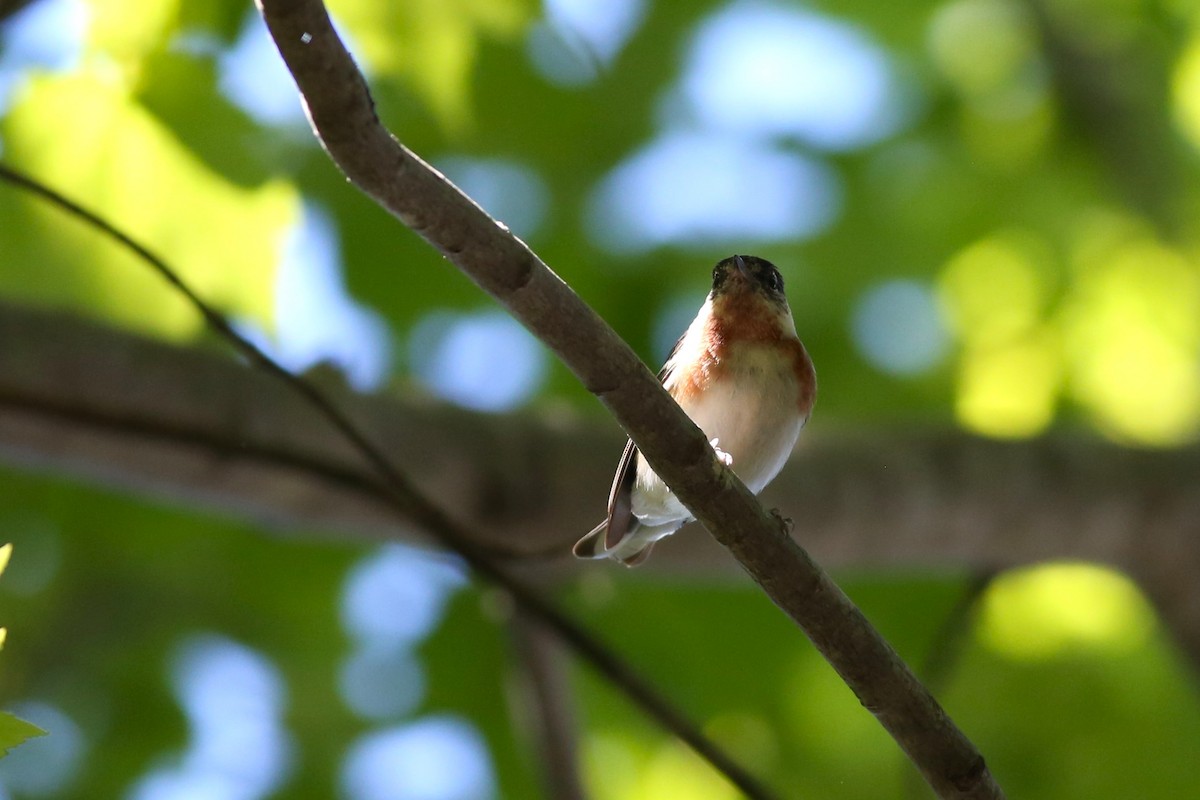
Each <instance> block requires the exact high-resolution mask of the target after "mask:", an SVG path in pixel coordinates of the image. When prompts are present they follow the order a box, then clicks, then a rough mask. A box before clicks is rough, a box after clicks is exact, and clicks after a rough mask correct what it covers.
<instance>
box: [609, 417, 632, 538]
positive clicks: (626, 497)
mask: <svg viewBox="0 0 1200 800" xmlns="http://www.w3.org/2000/svg"><path fill="white" fill-rule="evenodd" d="M637 457H638V449H637V445H636V444H634V443H633V440H632V439H630V440H629V441H628V442H626V443H625V452H623V453H621V463H620V464H618V465H617V474H616V476H615V477H614V478H613V484H612V491H611V492H609V494H608V532H607V533H606V534H605V536H604V545H605V547H606V548H611V547H613V546H614V545H616V544H617V542H619V541H621V540H622V539H624V538H625V536H626V534H628V533H629V532H630V530H632V529H633V527H634V525H636V524H637V520H636V519H635V518H634V516H633V484H634V481H635V480H637Z"/></svg>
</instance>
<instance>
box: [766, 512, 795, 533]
mask: <svg viewBox="0 0 1200 800" xmlns="http://www.w3.org/2000/svg"><path fill="white" fill-rule="evenodd" d="M771 516H772V517H774V518H775V520H776V521H777V522H778V523H779V525H780V527H782V528H783V530H784V531H785V532H786V533H787V534H788V535H789V536H791V535H792V531H794V530H796V523H795V522H793V521H792V518H791V517H785V516H784V515H783V514H782V513H780V511H779V509H778V508H772V509H771Z"/></svg>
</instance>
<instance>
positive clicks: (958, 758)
mask: <svg viewBox="0 0 1200 800" xmlns="http://www.w3.org/2000/svg"><path fill="white" fill-rule="evenodd" d="M258 2H259V7H260V9H261V10H262V13H263V18H264V19H265V21H266V24H267V28H268V30H269V31H270V34H271V37H272V39H274V41H275V45H276V47H278V48H279V52H280V55H281V56H282V57H283V60H284V62H285V63H286V65H287V67H288V69H289V70H290V71H291V73H292V77H293V78H294V79H295V80H296V84H297V86H298V88H299V89H300V94H301V96H302V98H303V100H304V105H305V109H306V112H307V114H308V116H309V119H310V120H311V122H312V125H313V128H314V130H315V132H316V134H317V137H318V139H319V140H320V141H321V144H322V146H324V148H325V150H326V152H328V153H329V155H330V157H331V158H332V159H333V161H334V162H335V163H336V164H337V165H338V166H339V167H340V168H341V169H342V171H343V172H344V173H345V174H346V176H347V177H348V178H349V179H350V180H351V182H353V183H354V184H355V185H356V186H357V187H358V188H359V189H360V190H361V191H363V192H364V193H366V194H367V195H368V196H370V197H372V198H374V199H375V200H376V202H378V203H379V204H380V205H381V206H382V207H383V208H384V209H386V210H387V211H389V212H390V213H392V214H393V215H394V216H396V217H397V218H398V219H399V220H401V221H402V222H404V224H405V225H407V226H408V227H410V228H411V229H412V230H414V231H415V232H417V233H418V234H419V235H421V236H422V237H423V238H425V240H426V241H428V242H429V243H430V244H431V245H433V246H434V247H436V248H437V249H438V250H439V251H440V252H442V253H443V254H444V255H445V256H446V257H447V258H448V259H449V260H450V261H452V262H453V263H454V265H455V266H457V267H458V268H459V269H461V270H462V271H463V272H464V273H465V274H466V275H468V276H469V277H470V278H471V279H472V280H473V281H475V282H476V283H477V284H478V285H479V286H480V287H481V288H483V289H484V290H486V291H487V292H488V293H489V294H491V295H492V296H493V297H495V298H496V300H498V301H499V302H500V303H501V304H502V305H504V306H505V307H506V308H507V309H508V310H509V311H510V312H511V313H512V314H513V316H514V317H516V318H517V319H518V320H519V321H520V322H521V323H522V324H523V325H525V327H526V328H528V329H529V330H530V331H531V332H532V333H533V334H534V335H535V336H537V337H538V338H539V339H540V340H541V341H542V342H543V343H544V344H546V345H547V346H548V347H549V348H550V349H551V350H553V351H554V352H555V353H557V354H558V356H559V357H560V358H561V359H562V361H563V362H564V363H565V364H566V365H567V367H568V368H570V369H571V370H572V371H573V372H574V373H575V374H576V375H577V376H578V377H579V379H580V380H581V381H582V383H583V385H584V386H586V387H587V388H588V390H589V391H591V392H592V393H593V394H595V395H596V396H597V397H598V398H600V400H601V401H602V402H603V403H604V404H605V405H606V406H607V407H608V408H609V410H610V411H611V412H612V413H613V415H614V416H615V417H616V418H617V420H618V421H619V422H620V423H621V425H622V427H624V428H625V430H626V431H627V432H628V433H629V434H630V436H631V437H632V438H633V440H634V441H635V442H636V443H637V445H638V448H639V450H640V451H641V453H642V454H643V455H644V456H645V457H646V459H647V461H648V462H649V464H650V466H651V467H653V468H654V470H655V472H657V473H658V475H659V476H660V477H662V479H663V480H664V481H665V482H666V483H667V485H668V486H670V487H671V489H672V490H673V492H674V493H675V495H676V496H677V497H678V498H679V499H680V500H681V501H682V502H683V504H684V505H685V506H686V507H687V508H688V509H689V510H690V511H691V512H692V513H693V514H694V515H695V517H696V518H697V519H698V520H700V521H701V522H702V523H703V524H704V526H705V527H706V528H708V530H709V532H710V533H712V535H713V536H714V538H716V539H717V540H718V541H719V542H721V544H723V545H725V546H726V547H727V548H728V549H729V550H730V552H731V553H732V554H733V555H734V557H736V558H737V560H738V561H739V562H740V563H741V564H742V566H743V567H745V569H746V571H747V572H748V573H749V574H750V575H751V576H752V577H753V578H754V580H755V581H757V582H758V584H759V585H760V586H761V587H762V588H763V589H764V590H765V591H766V592H767V594H768V596H770V597H771V599H772V600H773V601H774V602H775V603H776V604H777V605H778V606H779V607H780V608H781V609H783V610H784V611H785V612H786V613H787V614H788V615H789V616H790V617H792V619H793V620H794V621H795V622H796V623H797V624H798V625H799V626H800V627H801V628H802V629H803V630H804V631H805V633H807V634H808V636H809V638H810V639H811V640H812V641H813V643H814V644H815V645H816V646H817V648H818V649H819V650H820V651H821V652H822V654H823V655H824V656H825V658H826V659H827V660H828V661H829V663H830V664H831V665H833V667H834V668H835V669H836V670H837V671H838V673H839V674H840V675H841V676H842V678H843V680H845V681H846V684H847V685H848V686H849V687H850V688H851V689H852V690H853V691H854V693H855V694H856V695H857V696H858V698H859V700H860V701H861V702H862V704H863V705H864V706H865V707H866V708H868V709H870V711H871V712H872V713H874V714H875V716H876V718H877V719H878V720H879V721H880V723H881V724H882V725H883V726H884V728H886V729H887V730H888V732H889V733H890V734H891V735H892V736H893V738H894V739H895V740H896V741H897V743H898V744H899V745H900V746H901V748H903V750H904V751H905V752H906V753H907V754H908V756H909V757H910V758H911V759H912V761H913V763H915V764H916V765H917V767H918V768H919V769H920V770H921V773H922V775H924V777H925V779H926V780H927V781H928V782H929V783H930V785H931V786H933V787H934V789H935V791H937V793H938V795H939V796H941V797H943V798H958V799H960V800H967V799H968V798H969V799H970V800H984V799H985V798H986V799H988V800H996V799H997V798H1001V797H1003V793H1002V792H1001V790H1000V788H999V786H998V784H997V783H996V781H995V779H994V778H993V777H992V775H991V773H990V771H989V770H988V769H987V766H986V765H985V763H984V760H983V757H982V756H981V755H980V754H979V752H978V750H976V749H975V747H974V745H972V744H971V742H970V741H969V740H968V739H967V737H966V736H965V735H964V734H963V732H962V731H961V730H959V729H958V727H957V726H956V725H955V724H954V722H953V721H952V720H951V719H950V717H949V716H948V715H947V714H946V712H945V711H944V710H943V709H942V707H941V706H940V705H939V704H938V703H937V701H936V700H935V699H934V698H933V696H932V695H930V694H929V692H928V691H927V690H926V689H925V687H923V686H922V685H921V684H920V682H919V681H918V680H917V678H916V677H915V676H914V675H913V673H912V671H911V670H909V669H908V667H907V665H905V664H904V662H903V661H902V660H901V659H900V657H899V656H898V655H897V654H896V652H895V650H893V649H892V647H891V646H890V645H889V644H888V643H887V642H886V641H885V640H884V639H883V638H882V637H881V636H880V635H879V633H878V632H877V631H876V630H875V629H874V628H873V627H872V626H871V624H870V623H869V622H868V621H867V620H866V618H865V617H864V616H863V615H862V612H861V611H859V610H858V608H857V607H855V606H854V604H853V603H851V602H850V600H849V598H847V597H846V595H845V594H844V593H843V592H842V591H841V589H839V588H838V587H837V585H836V584H834V583H833V581H831V580H830V579H829V577H828V576H827V575H826V574H825V573H824V572H823V571H822V570H821V569H820V567H818V566H817V565H816V563H815V562H813V561H812V559H811V558H810V557H809V556H808V554H807V553H806V552H805V551H804V550H803V549H802V548H801V547H800V546H799V545H798V544H797V543H796V542H795V541H794V540H793V539H792V538H791V537H790V536H788V535H786V533H785V532H784V531H783V530H782V528H781V525H780V523H779V521H778V520H777V519H775V518H773V517H772V516H771V515H769V514H767V513H766V512H765V511H764V510H763V508H762V506H761V505H760V504H759V503H758V501H757V500H756V499H755V497H754V496H753V495H752V494H751V493H750V492H749V490H747V489H746V487H745V486H744V485H743V484H742V482H741V481H740V480H738V478H737V477H736V476H735V475H734V474H733V472H732V471H731V470H729V469H728V468H726V467H724V466H723V465H721V464H719V463H718V462H717V460H716V457H715V454H714V453H713V450H712V447H711V446H710V445H709V444H708V440H707V439H706V438H705V436H704V434H703V433H701V431H700V429H699V428H697V427H696V425H695V423H693V422H692V421H691V420H689V419H688V418H687V416H686V415H685V414H684V413H683V411H682V410H681V409H680V408H679V406H678V405H676V404H675V402H674V401H673V400H671V398H670V396H669V395H668V394H667V393H666V392H665V391H664V390H663V388H662V386H661V385H660V384H659V383H658V381H657V380H655V378H654V376H653V375H652V374H651V373H650V371H649V370H648V369H647V368H646V366H645V365H644V364H642V363H641V361H640V360H639V359H638V358H637V356H636V355H635V354H634V353H633V351H632V350H631V349H630V348H629V346H628V345H627V344H625V342H623V341H622V340H621V338H620V337H619V336H617V335H616V333H614V332H613V330H612V329H611V328H610V327H609V326H608V325H607V324H605V322H604V321H603V320H602V319H600V317H599V316H598V315H597V314H596V313H595V312H594V311H593V310H592V309H591V308H590V307H588V305H587V304H586V303H584V302H583V301H582V300H580V299H579V297H578V296H576V295H575V293H574V292H573V291H571V289H570V287H569V286H567V284H566V283H564V282H563V281H562V279H561V278H559V277H558V276H557V275H555V274H554V273H553V272H552V271H551V270H550V269H549V268H548V267H547V266H546V265H545V264H544V263H543V262H542V261H541V259H539V258H538V257H537V256H536V255H535V254H534V253H533V252H532V251H531V250H530V249H529V248H528V247H527V246H526V245H525V243H524V242H522V241H520V240H519V239H517V238H516V237H515V236H513V235H512V234H511V233H510V232H509V231H508V229H507V228H506V227H504V226H502V225H499V224H498V223H497V222H496V221H495V220H493V219H492V218H491V217H489V216H488V215H487V214H486V213H485V212H484V211H483V210H482V209H481V208H479V206H478V205H476V204H475V203H474V202H472V201H471V200H470V198H468V197H466V195H464V194H462V192H461V191H459V190H458V188H457V187H455V186H454V185H453V184H451V183H450V182H449V181H447V180H446V179H445V178H444V177H443V176H442V175H440V174H439V173H438V172H437V171H435V170H433V169H432V168H430V167H429V165H427V164H426V163H425V162H424V161H422V160H421V159H420V158H419V157H417V156H416V155H415V154H414V153H412V152H411V151H410V150H408V149H407V148H405V147H404V146H403V145H402V144H400V143H399V142H398V141H396V139H395V138H394V137H393V136H392V135H391V134H390V133H389V132H388V131H387V129H386V128H384V127H383V125H382V124H381V123H380V121H379V118H378V117H377V116H376V114H375V105H374V101H373V100H372V98H371V95H370V91H369V90H368V88H367V84H366V81H365V79H364V78H363V76H362V73H361V72H360V71H359V70H358V67H357V65H356V64H355V63H354V60H353V59H352V58H351V57H350V54H349V52H348V51H347V50H346V48H345V46H344V45H343V43H342V41H341V40H340V38H339V37H338V35H337V33H336V31H335V30H334V28H333V25H332V23H331V22H330V20H329V15H328V13H327V12H326V10H325V6H324V5H323V3H322V2H320V0H258ZM697 166H698V168H702V165H697Z"/></svg>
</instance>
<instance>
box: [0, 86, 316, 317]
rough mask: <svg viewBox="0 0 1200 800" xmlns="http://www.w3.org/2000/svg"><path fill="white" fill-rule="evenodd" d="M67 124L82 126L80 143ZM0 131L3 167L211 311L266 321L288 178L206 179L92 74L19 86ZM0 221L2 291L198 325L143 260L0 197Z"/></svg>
mask: <svg viewBox="0 0 1200 800" xmlns="http://www.w3.org/2000/svg"><path fill="white" fill-rule="evenodd" d="M71 120H87V133H86V135H81V133H80V131H81V129H80V128H78V127H77V126H76V125H75V124H73V123H71V122H70V121H71ZM0 135H2V136H3V139H4V145H5V158H6V159H8V160H10V161H12V163H14V164H19V165H20V166H21V168H22V169H23V170H25V171H27V172H30V173H32V174H33V175H34V176H36V177H37V178H38V179H40V180H42V181H44V182H45V183H47V184H49V185H50V186H52V187H55V188H58V189H60V190H61V191H63V192H64V193H65V194H67V195H69V196H70V197H71V198H72V199H74V200H76V201H78V202H79V203H81V204H82V205H84V206H86V207H88V208H90V209H94V210H96V211H98V212H99V213H100V214H101V215H102V216H104V217H106V218H108V219H110V220H113V221H114V222H115V223H116V224H118V225H119V226H120V227H121V228H122V229H123V230H125V231H127V232H128V233H129V234H130V235H131V236H132V237H133V238H134V239H136V240H138V241H140V242H141V243H143V244H144V245H146V246H147V247H149V249H150V250H152V251H155V252H157V253H159V254H161V255H162V256H164V257H165V258H167V259H168V260H169V262H170V263H171V264H172V266H174V267H175V269H177V270H178V271H179V272H180V274H181V275H182V277H183V278H184V280H186V281H188V282H189V283H190V284H191V285H192V287H193V288H195V289H196V290H197V291H198V292H199V293H200V295H202V296H203V297H205V298H206V299H208V300H209V301H210V302H212V303H214V304H215V305H216V306H218V307H219V308H221V309H223V310H225V311H226V312H229V313H232V314H235V315H237V316H245V317H250V318H252V319H254V320H255V321H256V322H258V323H259V324H261V325H263V327H266V328H269V327H270V326H271V320H272V317H273V312H274V281H275V271H276V267H277V265H278V262H279V258H280V253H281V249H282V247H283V243H284V235H285V234H286V232H287V231H288V230H289V229H290V228H291V226H292V225H293V223H294V222H295V220H296V219H297V217H298V215H299V209H300V204H299V197H298V194H297V192H296V190H295V189H294V188H293V187H292V186H291V185H290V184H289V183H287V182H285V181H281V180H272V181H267V182H263V183H260V184H258V185H256V186H252V187H248V188H247V187H243V186H239V185H237V184H235V183H233V182H231V181H230V180H228V179H227V178H225V177H224V176H222V175H219V174H217V173H215V172H213V171H212V170H211V169H210V168H209V167H208V166H207V165H206V164H204V163H203V162H202V161H201V160H200V159H198V158H197V157H196V155H195V154H194V153H193V152H191V151H190V150H188V149H187V148H186V147H184V146H183V145H182V144H181V143H180V141H179V139H178V138H177V137H176V136H175V135H174V134H173V133H172V132H171V131H169V130H168V129H167V128H166V127H164V126H163V125H162V124H161V122H160V121H159V120H158V119H156V118H155V117H154V116H153V115H152V114H149V113H147V111H146V110H145V108H144V107H142V106H141V104H140V103H138V102H137V101H136V99H135V98H134V97H133V96H132V95H131V94H130V92H129V91H128V90H127V89H126V88H125V87H124V86H123V85H122V84H121V82H119V81H114V80H112V79H111V78H108V77H106V76H104V75H102V74H100V73H99V72H87V71H85V72H81V73H76V74H74V75H71V76H66V77H58V76H54V77H48V76H41V77H35V78H33V79H31V80H29V81H28V83H27V84H26V85H25V88H24V90H23V91H21V92H20V93H19V95H18V97H17V98H16V100H15V102H14V104H13V107H12V110H11V111H10V112H9V114H8V116H7V118H6V119H5V120H4V124H3V126H2V127H0ZM0 218H3V219H5V221H6V224H5V225H4V226H3V228H2V229H0V251H2V252H4V253H5V258H4V269H3V271H0V291H4V292H9V293H12V294H15V295H17V296H20V297H22V298H24V299H27V300H34V301H38V302H43V303H48V304H53V305H58V306H68V307H72V308H75V309H78V310H81V311H85V312H86V313H89V314H93V315H96V316H100V317H102V318H105V319H108V320H112V321H116V322H120V323H123V324H126V325H129V326H130V327H134V328H137V329H140V330H142V331H146V332H152V333H156V334H158V335H160V336H166V337H172V338H190V337H193V336H195V335H196V334H197V333H198V332H199V330H200V329H201V328H202V322H201V320H200V319H199V317H198V316H197V315H196V314H195V313H194V312H193V311H192V310H191V309H190V308H189V307H188V305H187V304H186V303H185V302H184V301H183V300H182V299H181V298H180V297H179V294H178V292H175V291H173V290H172V289H170V288H169V287H167V286H166V285H165V283H164V282H163V280H162V279H161V278H160V277H159V276H158V275H155V274H153V273H152V272H151V271H150V270H148V269H147V268H146V265H145V264H143V263H141V262H140V261H138V260H137V259H135V258H134V257H133V256H132V255H131V254H129V253H128V252H126V251H125V250H124V249H122V248H118V247H116V246H115V245H113V244H112V243H111V241H109V240H107V239H105V238H103V237H101V236H99V235H98V234H97V233H96V232H95V231H94V230H92V229H90V228H85V227H84V226H82V225H80V224H74V223H68V222H67V221H66V218H65V217H64V216H63V214H62V213H61V212H59V211H57V210H55V209H51V208H48V207H47V206H46V205H45V204H44V203H39V202H38V201H36V200H33V199H29V198H27V197H21V196H16V195H14V194H13V193H12V192H0ZM9 222H11V223H12V224H7V223H9Z"/></svg>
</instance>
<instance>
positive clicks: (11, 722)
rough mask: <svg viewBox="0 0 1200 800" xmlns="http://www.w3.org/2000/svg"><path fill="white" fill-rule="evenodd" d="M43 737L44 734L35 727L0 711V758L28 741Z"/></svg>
mask: <svg viewBox="0 0 1200 800" xmlns="http://www.w3.org/2000/svg"><path fill="white" fill-rule="evenodd" d="M45 735H46V732H45V731H44V730H42V729H41V728H39V727H38V726H37V725H34V724H33V723H30V722H26V721H25V720H23V719H21V718H20V717H14V716H13V715H12V714H9V713H8V712H6V711H0V756H3V755H7V754H8V751H9V750H12V749H13V748H14V747H16V746H17V745H19V744H21V743H22V742H24V741H26V740H28V739H32V738H34V737H36V736H45Z"/></svg>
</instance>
